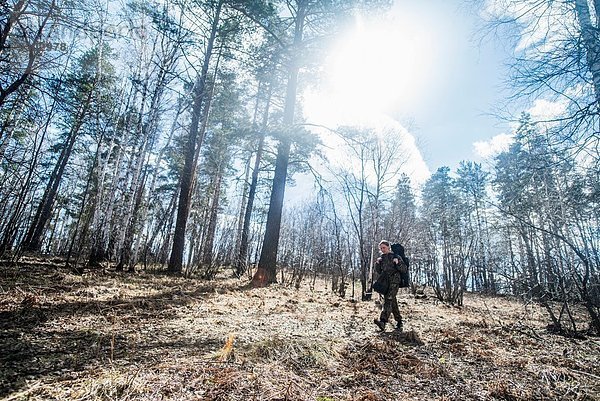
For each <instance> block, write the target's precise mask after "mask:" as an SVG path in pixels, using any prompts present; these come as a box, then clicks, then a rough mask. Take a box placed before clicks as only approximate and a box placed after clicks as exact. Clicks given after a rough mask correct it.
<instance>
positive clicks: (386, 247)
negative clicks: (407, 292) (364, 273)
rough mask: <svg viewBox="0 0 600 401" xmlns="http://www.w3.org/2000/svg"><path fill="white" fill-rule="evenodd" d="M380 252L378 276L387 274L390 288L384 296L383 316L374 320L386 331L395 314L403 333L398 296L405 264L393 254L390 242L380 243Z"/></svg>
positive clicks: (377, 262)
mask: <svg viewBox="0 0 600 401" xmlns="http://www.w3.org/2000/svg"><path fill="white" fill-rule="evenodd" d="M379 250H380V251H381V256H380V257H379V258H377V261H376V262H375V270H376V271H377V273H378V274H382V273H386V274H387V276H388V280H389V287H388V290H387V291H386V293H385V295H384V300H385V301H384V303H383V310H382V311H381V315H380V316H379V319H374V323H375V324H376V325H377V327H379V329H380V330H381V331H384V330H385V325H386V323H387V322H388V319H389V317H390V314H393V315H394V319H396V330H399V331H402V315H400V309H398V300H397V299H396V294H398V288H399V287H400V281H401V278H400V270H401V268H402V267H403V266H404V262H403V260H402V259H401V258H400V256H399V255H396V254H394V253H393V252H392V249H391V245H390V242H389V241H385V240H383V241H381V242H380V243H379Z"/></svg>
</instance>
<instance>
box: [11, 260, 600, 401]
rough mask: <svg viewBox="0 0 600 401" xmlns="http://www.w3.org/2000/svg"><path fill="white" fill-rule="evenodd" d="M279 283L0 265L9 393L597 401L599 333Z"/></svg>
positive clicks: (474, 304) (480, 307) (490, 305)
mask: <svg viewBox="0 0 600 401" xmlns="http://www.w3.org/2000/svg"><path fill="white" fill-rule="evenodd" d="M326 285H327V284H326V283H325V282H318V283H317V286H316V288H315V290H314V291H310V290H309V289H308V288H301V289H299V290H295V289H289V288H286V287H283V286H280V285H275V286H272V287H270V288H258V289H248V288H247V287H246V286H245V283H244V282H241V281H238V280H236V279H229V278H221V279H218V280H215V281H213V282H206V281H200V280H194V279H183V278H174V277H167V276H157V275H150V274H145V273H138V274H134V275H127V274H123V275H119V274H115V273H114V272H108V271H97V272H94V273H87V274H85V275H83V276H77V275H72V274H71V273H70V272H68V271H66V270H62V269H61V268H59V267H58V266H55V265H53V263H52V261H49V262H44V261H37V262H35V263H30V264H27V265H21V266H2V281H1V282H0V349H2V353H1V355H0V366H1V367H2V368H1V369H0V397H4V399H7V400H63V399H72V400H319V401H332V400H394V399H396V400H401V399H406V400H409V399H414V400H424V399H427V400H543V399H548V400H549V399H565V400H597V399H600V385H599V383H600V380H599V379H600V367H599V366H598V360H599V359H600V358H599V357H600V341H599V340H598V338H593V337H590V338H587V339H569V338H564V337H560V336H556V335H553V334H550V333H548V332H547V331H546V330H545V326H546V323H547V322H546V320H545V317H544V315H543V311H542V310H540V309H539V308H537V307H535V306H533V305H528V306H527V307H525V306H523V305H521V304H519V303H518V302H515V301H512V300H510V299H506V298H490V297H483V296H478V295H472V294H467V295H466V296H465V306H464V307H462V308H455V307H448V306H445V305H443V304H440V303H437V302H436V301H435V300H434V299H433V298H431V297H428V298H424V299H414V298H413V297H412V296H410V295H409V294H408V293H406V292H403V293H402V294H400V296H399V300H400V308H401V310H402V313H403V315H404V316H405V325H404V326H405V332H403V333H395V332H392V331H387V332H385V333H380V332H378V329H377V328H376V327H375V325H374V324H373V323H372V320H373V318H374V317H376V316H377V315H378V313H379V308H380V305H378V304H377V303H376V302H358V303H357V302H351V301H350V300H347V299H340V298H338V297H336V296H334V295H332V294H331V293H330V292H329V290H328V289H327V288H326Z"/></svg>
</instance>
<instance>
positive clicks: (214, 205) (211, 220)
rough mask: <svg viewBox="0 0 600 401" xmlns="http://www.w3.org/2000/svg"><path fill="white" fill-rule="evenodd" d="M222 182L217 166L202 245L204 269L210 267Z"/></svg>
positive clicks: (220, 170)
mask: <svg viewBox="0 0 600 401" xmlns="http://www.w3.org/2000/svg"><path fill="white" fill-rule="evenodd" d="M222 181H223V173H222V169H221V167H220V166H219V168H218V169H217V172H216V176H215V179H214V185H213V193H212V199H211V201H210V210H209V212H208V227H207V229H206V235H205V236H204V241H203V245H202V248H203V250H202V264H203V265H204V266H206V267H208V266H211V265H212V261H213V257H212V256H213V245H214V241H215V232H216V230H217V216H218V211H219V198H220V196H221V183H222Z"/></svg>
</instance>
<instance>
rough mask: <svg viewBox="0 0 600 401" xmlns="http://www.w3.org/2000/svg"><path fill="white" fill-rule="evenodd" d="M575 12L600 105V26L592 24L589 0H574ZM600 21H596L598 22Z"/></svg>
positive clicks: (597, 2) (597, 4)
mask: <svg viewBox="0 0 600 401" xmlns="http://www.w3.org/2000/svg"><path fill="white" fill-rule="evenodd" d="M574 5H575V13H576V14H577V19H578V20H579V27H580V29H581V36H582V39H583V44H584V46H585V50H586V53H587V55H586V57H587V64H588V69H589V71H590V73H591V74H592V82H593V85H594V94H595V96H596V103H597V106H600V37H599V35H598V27H597V26H594V25H593V24H592V19H591V16H590V8H589V5H588V1H587V0H574ZM594 6H595V7H596V17H598V15H599V13H600V11H599V10H598V8H597V7H598V6H600V1H598V0H595V1H594ZM598 23H599V22H598V21H596V24H598Z"/></svg>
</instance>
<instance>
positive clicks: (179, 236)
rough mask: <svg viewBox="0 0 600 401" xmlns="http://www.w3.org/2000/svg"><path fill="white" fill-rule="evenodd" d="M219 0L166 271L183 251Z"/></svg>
mask: <svg viewBox="0 0 600 401" xmlns="http://www.w3.org/2000/svg"><path fill="white" fill-rule="evenodd" d="M222 7H223V0H221V1H219V3H218V4H217V9H216V11H215V16H214V18H213V21H212V27H211V32H210V37H209V39H208V43H207V47H206V54H205V55H204V63H203V64H202V70H201V73H200V75H199V76H198V78H197V80H196V85H195V88H194V92H193V93H194V95H193V100H194V102H193V109H192V121H191V125H190V132H189V137H188V140H187V144H186V148H185V161H184V164H183V170H182V172H181V178H180V185H179V186H180V193H179V204H178V207H177V221H176V223H175V234H174V236H173V248H172V250H171V257H170V259H169V272H170V273H180V272H181V269H182V265H183V251H184V248H185V226H186V224H187V219H188V217H189V211H190V202H191V194H192V183H193V181H194V170H195V169H196V165H195V164H196V160H195V159H196V157H195V155H196V147H197V146H198V147H199V146H200V145H201V144H202V138H201V137H199V129H198V128H199V126H200V118H201V116H202V109H203V107H202V105H203V102H204V98H205V96H206V81H207V76H208V67H209V63H210V58H211V55H212V50H213V47H214V44H215V40H216V37H217V30H218V27H219V19H220V14H221V8H222Z"/></svg>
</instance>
